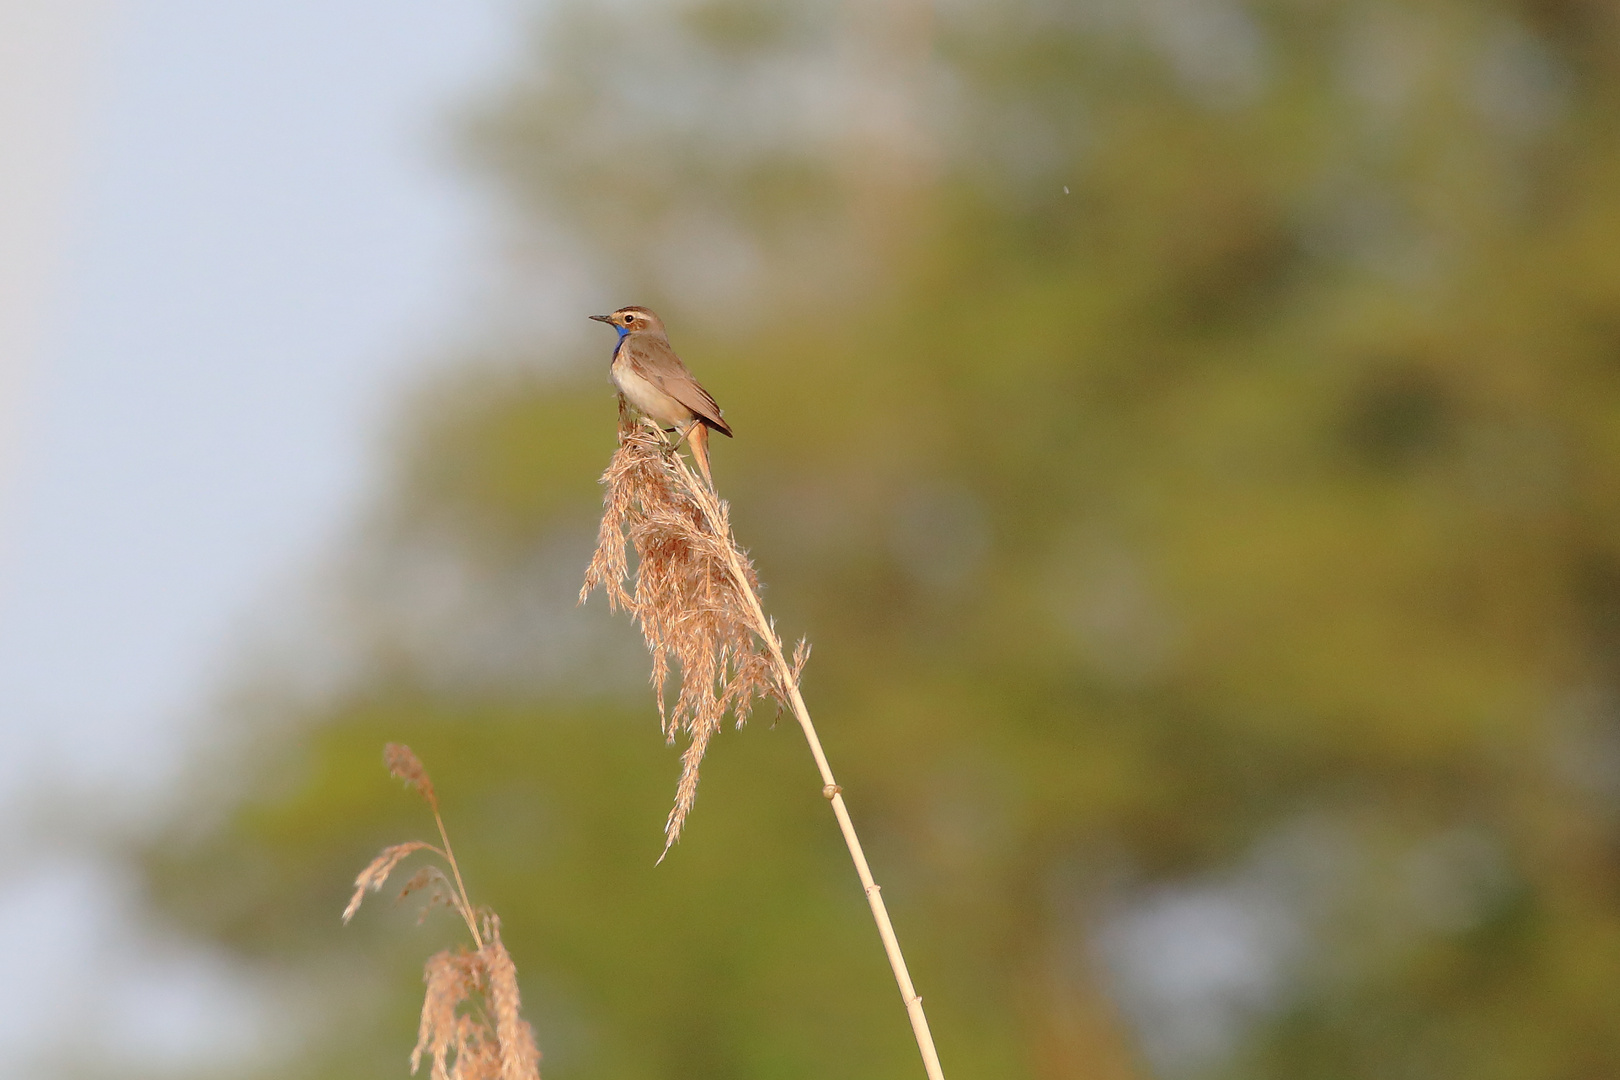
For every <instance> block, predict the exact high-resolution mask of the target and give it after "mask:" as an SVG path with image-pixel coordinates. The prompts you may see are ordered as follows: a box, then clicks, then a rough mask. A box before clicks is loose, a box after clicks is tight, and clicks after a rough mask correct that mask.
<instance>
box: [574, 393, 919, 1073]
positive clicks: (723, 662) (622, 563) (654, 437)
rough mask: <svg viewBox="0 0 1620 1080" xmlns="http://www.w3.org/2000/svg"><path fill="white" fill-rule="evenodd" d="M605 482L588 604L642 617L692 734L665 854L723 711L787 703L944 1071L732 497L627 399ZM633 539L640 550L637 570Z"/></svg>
mask: <svg viewBox="0 0 1620 1080" xmlns="http://www.w3.org/2000/svg"><path fill="white" fill-rule="evenodd" d="M602 485H603V487H604V488H606V491H605V493H604V495H603V500H602V501H603V513H602V523H601V527H600V528H599V529H598V532H597V546H596V552H595V554H594V555H593V556H592V557H591V562H590V565H589V566H588V567H587V568H586V570H585V583H584V585H583V586H582V587H581V588H580V592H579V599H580V603H582V604H583V603H584V602H585V601H586V599H587V598H588V597H589V596H590V594H591V593H592V592H593V591H594V590H596V589H598V588H600V589H602V590H603V591H604V592H606V593H607V597H608V605H609V607H610V608H612V609H614V610H618V609H623V610H625V611H627V612H629V613H630V615H631V617H632V618H633V619H635V621H636V622H637V623H638V624H639V625H640V627H641V633H642V637H643V638H644V639H645V640H646V642H647V649H648V651H650V652H651V653H652V683H653V688H654V692H655V695H656V697H657V700H658V715H659V720H660V722H661V724H662V727H663V731H664V736H665V738H666V740H667V741H669V742H671V743H673V742H674V741H675V737H676V734H677V733H678V732H681V731H684V732H686V734H687V736H688V739H689V742H688V744H687V747H686V750H685V751H684V752H683V753H682V755H681V778H680V781H679V782H678V784H677V785H676V789H675V805H674V807H673V809H671V810H670V813H669V818H668V819H667V821H666V822H665V824H664V855H667V854H668V853H669V849H670V846H671V845H673V844H674V843H675V841H676V840H677V839H679V837H680V834H681V829H682V827H683V826H684V825H685V823H686V818H687V815H688V814H689V813H690V812H691V809H692V803H693V800H694V799H695V798H696V797H697V782H698V766H699V765H700V764H701V763H702V761H703V754H704V752H705V751H706V750H707V749H708V745H709V740H710V738H712V737H713V735H714V733H715V732H717V731H718V730H720V725H721V723H722V722H723V720H724V719H725V716H726V714H727V713H728V712H729V713H730V714H731V716H732V718H733V719H734V720H735V722H736V725H737V726H738V727H741V726H742V725H743V722H744V721H745V720H747V719H748V714H749V712H750V710H751V709H752V707H753V703H754V701H755V699H756V698H761V697H768V698H772V699H774V700H775V701H776V702H777V704H778V706H779V707H785V708H787V709H790V710H791V711H792V713H793V715H794V718H795V719H797V720H798V722H799V727H800V729H801V730H802V731H803V732H804V737H805V741H806V742H807V743H808V744H809V746H810V753H811V755H812V756H813V757H814V758H815V761H816V768H817V769H818V770H820V773H821V780H822V789H821V793H822V795H823V796H825V797H826V799H827V800H828V802H830V803H831V804H832V810H833V815H834V817H836V818H837V821H838V827H839V830H840V831H841V832H842V833H843V836H844V843H845V845H846V846H847V847H848V848H849V855H850V859H851V861H853V862H854V864H855V872H856V874H857V875H858V876H859V877H860V880H861V885H862V887H863V888H864V889H865V891H866V899H867V903H868V904H869V905H870V907H871V909H872V918H873V920H874V921H875V922H876V923H877V928H878V936H879V937H880V938H881V939H882V941H883V949H884V952H885V953H886V954H887V955H888V958H889V966H890V968H891V969H892V970H893V972H894V978H895V982H896V984H897V985H898V986H899V988H900V997H901V999H902V1000H903V1001H904V1002H905V1006H906V1011H907V1013H908V1015H909V1017H910V1020H911V1027H912V1032H913V1034H914V1035H915V1036H916V1039H917V1048H918V1051H919V1052H920V1054H921V1055H922V1060H923V1068H924V1070H925V1071H926V1073H927V1074H928V1077H929V1080H943V1078H944V1073H943V1072H942V1071H941V1069H940V1064H939V1056H938V1054H937V1053H936V1052H935V1050H934V1040H933V1036H932V1035H931V1034H930V1033H929V1030H928V1018H927V1017H926V1016H925V1015H924V1013H923V1008H922V998H921V997H920V996H919V995H918V994H917V992H916V990H915V989H914V988H913V987H912V984H911V976H910V974H909V973H908V972H907V970H906V961H905V957H904V956H903V955H902V954H901V952H900V943H899V940H898V939H897V938H896V937H895V934H894V927H893V925H892V924H891V923H890V921H889V914H888V911H887V909H886V908H885V907H884V904H883V896H882V891H881V890H880V889H879V887H878V885H877V883H876V882H875V881H874V880H873V879H872V871H871V868H870V867H869V866H868V865H867V862H866V855H865V854H864V853H863V851H862V850H861V842H860V838H859V837H858V836H857V835H856V833H855V826H854V823H853V822H852V821H851V820H850V816H849V811H848V809H847V808H846V807H845V806H844V797H843V793H842V789H841V788H839V786H838V783H837V781H836V780H834V779H833V773H832V768H831V767H830V766H829V765H828V764H827V757H826V754H825V753H823V752H822V749H821V740H820V738H819V737H818V736H817V735H816V729H815V725H814V724H812V723H811V721H810V711H809V709H808V708H807V707H806V706H805V703H804V697H803V695H801V694H800V693H799V676H800V674H801V673H802V672H803V670H804V665H805V662H806V660H808V659H809V656H810V646H809V643H808V642H807V641H805V640H803V639H800V641H799V644H798V646H797V647H796V648H795V649H794V652H793V658H792V659H791V660H789V659H788V657H787V654H786V653H785V651H784V650H783V648H782V640H781V638H780V637H778V636H777V633H776V624H775V622H774V621H773V620H771V619H770V618H769V617H768V616H766V614H765V611H764V608H763V607H762V606H761V605H760V602H759V578H758V576H757V574H756V573H755V571H754V564H753V563H752V562H751V561H750V560H749V558H748V556H747V554H746V553H744V551H743V550H742V548H741V547H739V546H738V545H737V541H736V538H735V537H734V536H733V535H732V531H731V520H730V514H729V506H728V505H727V503H726V501H725V500H724V499H721V498H720V497H719V495H718V494H717V493H716V492H715V490H714V489H713V488H712V487H710V486H709V485H707V484H705V483H703V482H702V481H701V480H699V479H698V478H697V476H696V474H694V473H693V472H692V470H691V468H689V467H688V466H687V464H686V461H685V459H684V458H682V457H681V455H680V454H679V452H678V450H677V447H675V446H673V445H671V444H670V443H669V442H668V440H666V438H665V436H664V433H663V431H662V430H661V429H660V428H659V427H658V426H657V425H656V424H655V423H653V422H652V421H650V420H643V421H642V422H640V423H639V424H635V423H631V422H630V421H629V420H628V419H627V417H626V413H625V408H624V402H623V400H622V399H621V400H620V407H619V446H618V449H617V450H615V451H614V454H613V458H612V460H611V461H610V462H609V463H608V467H607V471H606V472H604V473H603V474H602ZM627 544H628V546H629V547H630V548H633V549H634V551H635V556H636V560H635V567H634V569H633V570H632V568H631V566H630V560H629V557H628V554H627V551H626V545H627ZM627 583H629V587H627ZM672 658H673V660H674V661H675V665H676V666H677V667H678V668H679V676H680V692H679V696H678V697H677V698H676V702H675V706H674V707H673V708H667V707H666V700H665V684H666V683H667V682H668V681H669V677H670V673H671V665H670V661H671V659H672ZM659 859H660V861H662V859H663V855H660V856H659Z"/></svg>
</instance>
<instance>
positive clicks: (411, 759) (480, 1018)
mask: <svg viewBox="0 0 1620 1080" xmlns="http://www.w3.org/2000/svg"><path fill="white" fill-rule="evenodd" d="M383 760H384V761H385V762H386V763H387V765H388V771H389V772H391V773H393V774H394V775H395V776H396V777H398V778H399V779H401V780H404V781H406V782H407V783H410V784H412V785H414V786H415V787H416V789H417V791H419V792H421V794H422V796H423V797H424V798H425V799H426V800H427V802H428V805H429V806H430V807H432V809H433V817H434V821H435V822H436V823H437V824H438V826H439V835H440V837H441V838H442V839H443V840H444V847H443V848H439V847H435V846H434V845H432V844H429V843H425V842H424V841H421V840H411V841H408V842H406V843H403V844H394V845H391V846H389V847H386V848H384V849H383V850H382V851H381V852H380V853H379V854H378V855H377V857H376V858H374V859H372V860H371V862H369V863H367V864H366V868H365V869H364V870H362V871H360V876H359V877H357V878H356V879H355V882H354V884H355V890H354V896H353V897H352V898H350V900H349V906H348V907H346V908H344V910H343V921H344V922H345V923H347V922H348V921H349V919H350V918H352V917H353V915H354V913H355V911H356V910H358V909H359V907H360V903H361V901H362V900H364V899H365V895H366V892H367V891H368V890H369V891H371V892H380V891H381V890H382V887H383V885H384V883H386V882H387V880H388V877H389V875H390V874H392V873H393V872H394V870H395V869H396V868H397V867H398V866H399V864H400V861H401V860H403V859H404V858H406V857H407V856H409V855H411V854H413V853H414V852H418V851H430V852H432V853H433V854H435V855H437V856H438V857H439V858H441V859H443V860H444V861H445V862H446V863H448V864H449V866H450V869H451V872H452V873H454V874H455V875H456V877H455V881H454V882H452V881H451V880H450V878H449V877H447V876H446V875H445V873H444V871H443V870H441V869H439V868H438V867H437V866H432V865H429V866H424V867H422V868H421V869H420V870H418V871H417V872H416V873H415V874H414V875H412V876H411V878H410V880H409V881H407V882H406V883H405V885H404V887H403V888H402V889H400V892H399V897H398V899H400V900H403V899H405V897H407V896H410V895H411V894H412V893H417V892H421V891H423V890H427V897H426V901H425V903H424V904H423V906H422V912H421V917H422V918H425V917H426V916H427V913H428V911H430V910H432V909H433V908H435V907H438V906H439V905H441V904H443V905H445V906H448V907H453V908H455V910H456V912H457V914H459V915H460V916H461V918H462V920H463V921H464V922H466V924H467V929H468V930H470V931H471V932H472V937H473V940H474V941H475V942H477V944H478V948H477V949H476V950H468V949H466V948H461V949H457V950H455V951H454V952H451V951H448V950H447V951H445V952H441V953H435V954H434V955H433V956H431V957H429V958H428V962H427V966H426V968H425V969H424V970H423V973H422V979H423V981H424V982H425V983H426V984H427V992H426V993H425V994H424V995H423V998H422V1019H421V1023H420V1025H419V1026H418V1028H417V1037H416V1047H415V1049H413V1050H412V1051H411V1072H412V1073H413V1074H414V1073H415V1072H416V1071H417V1069H418V1068H419V1067H420V1066H421V1064H422V1057H423V1055H424V1054H426V1055H427V1056H429V1057H431V1058H432V1061H433V1066H432V1069H431V1074H432V1080H540V1050H539V1047H538V1046H537V1045H536V1044H535V1039H534V1029H533V1028H531V1027H530V1026H529V1025H528V1024H527V1023H526V1022H525V1021H524V1020H523V1017H522V1015H521V1011H520V1010H521V1007H522V1003H521V1000H520V998H519V996H518V981H517V967H516V966H515V965H514V964H513V963H512V956H511V954H510V953H508V952H507V951H506V945H505V944H504V943H503V942H502V941H501V921H500V919H498V918H497V917H496V916H495V913H494V912H492V911H490V910H489V909H487V908H474V907H473V905H472V901H471V900H469V899H468V897H467V890H466V888H465V887H464V886H463V885H462V882H461V875H460V872H459V871H457V870H456V861H455V854H454V853H453V852H452V851H451V849H450V837H449V834H447V833H446V832H445V831H444V820H443V819H442V818H441V817H440V816H439V805H438V799H437V797H436V795H435V794H434V791H433V782H432V781H431V780H429V779H428V775H427V770H426V769H424V768H423V767H422V763H421V761H419V760H418V759H417V757H416V755H415V754H413V753H412V752H411V749H410V747H408V746H404V745H401V744H399V743H389V744H388V746H387V748H386V749H385V750H384V751H383ZM480 915H481V916H482V923H483V933H482V934H480V933H479V929H478V924H479V918H478V916H480ZM418 921H420V919H418Z"/></svg>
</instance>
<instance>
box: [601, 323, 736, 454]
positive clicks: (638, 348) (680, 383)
mask: <svg viewBox="0 0 1620 1080" xmlns="http://www.w3.org/2000/svg"><path fill="white" fill-rule="evenodd" d="M624 348H625V349H627V350H628V351H629V360H630V367H631V370H633V371H635V372H636V373H637V374H639V375H640V376H641V377H642V378H644V379H646V380H647V381H648V382H650V383H652V384H653V385H654V386H656V387H658V389H660V390H662V391H663V392H664V393H666V394H668V395H669V396H670V397H672V398H674V399H675V400H676V401H678V402H680V403H681V404H682V405H685V406H686V407H687V408H688V409H691V410H692V414H693V415H694V416H696V417H697V418H698V419H699V420H702V421H703V422H704V423H705V424H707V425H708V426H710V427H712V428H714V429H715V430H716V431H718V432H720V433H721V434H722V435H730V434H731V425H729V424H727V423H726V422H725V420H724V419H723V418H722V417H721V415H720V406H718V405H716V404H715V403H714V398H712V397H710V396H709V392H708V391H707V390H705V389H703V387H702V386H700V385H698V381H697V380H696V379H694V378H692V373H691V372H690V371H688V370H686V365H685V364H683V363H681V358H680V357H678V356H676V355H675V350H674V349H672V348H670V345H669V342H668V341H666V340H665V339H664V338H663V337H662V336H653V335H651V334H631V335H630V336H629V337H627V338H626V339H625V342H624Z"/></svg>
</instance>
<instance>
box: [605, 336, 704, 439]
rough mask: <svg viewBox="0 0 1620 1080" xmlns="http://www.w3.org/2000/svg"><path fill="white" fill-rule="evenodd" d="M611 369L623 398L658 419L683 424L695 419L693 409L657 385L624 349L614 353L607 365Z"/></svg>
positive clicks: (609, 371) (661, 422)
mask: <svg viewBox="0 0 1620 1080" xmlns="http://www.w3.org/2000/svg"><path fill="white" fill-rule="evenodd" d="M608 373H609V374H610V375H611V376H612V377H613V385H615V386H617V387H618V388H619V392H620V393H621V394H623V395H624V399H625V400H626V401H628V402H629V403H630V404H631V405H633V406H635V407H636V408H637V409H638V410H640V411H641V412H642V413H644V414H646V415H647V416H650V417H652V418H653V419H654V420H656V421H658V423H660V424H663V425H665V426H672V425H677V424H684V423H686V422H687V421H688V420H690V419H692V410H690V409H688V408H687V407H686V406H685V405H682V404H681V403H680V402H678V401H676V400H675V399H674V398H672V397H670V396H669V395H668V394H666V393H664V392H663V391H662V390H660V389H658V387H656V386H654V385H653V384H652V381H651V380H649V379H648V378H646V376H644V375H642V374H641V373H640V372H638V371H636V370H635V366H634V365H633V364H631V363H630V358H629V356H628V354H627V353H626V351H625V350H624V349H620V350H618V352H617V353H615V354H614V357H613V366H612V367H610V368H609V369H608Z"/></svg>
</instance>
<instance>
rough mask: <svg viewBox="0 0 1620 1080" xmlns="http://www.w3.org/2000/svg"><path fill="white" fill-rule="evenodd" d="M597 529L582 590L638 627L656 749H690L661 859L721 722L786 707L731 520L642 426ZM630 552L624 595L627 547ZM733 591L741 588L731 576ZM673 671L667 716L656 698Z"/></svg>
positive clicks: (624, 435)
mask: <svg viewBox="0 0 1620 1080" xmlns="http://www.w3.org/2000/svg"><path fill="white" fill-rule="evenodd" d="M601 482H602V485H603V486H604V487H605V488H606V492H605V493H604V495H603V500H602V502H603V512H602V524H601V527H600V529H599V530H598V532H597V546H596V553H595V554H594V555H593V556H592V557H591V562H590V566H589V567H587V568H586V571H585V583H584V585H583V586H582V587H581V589H580V593H579V599H580V603H584V602H585V600H586V599H587V598H588V597H589V596H590V594H591V592H592V591H594V590H595V589H597V588H600V589H602V591H603V592H605V593H606V594H607V598H608V605H609V607H610V608H612V609H614V610H617V609H620V608H623V609H624V610H626V611H628V612H629V613H630V614H631V616H632V617H633V618H634V619H635V620H636V622H637V623H638V624H639V625H640V627H641V633H642V637H643V638H645V639H646V642H647V649H648V651H649V652H651V653H652V684H653V688H654V691H655V693H656V695H657V699H658V716H659V721H660V723H661V725H662V727H663V731H664V735H665V738H666V739H667V740H668V741H669V742H671V743H673V742H674V741H675V736H676V734H677V733H679V732H685V733H686V735H687V737H688V739H689V742H688V744H687V748H686V750H685V752H684V753H682V755H681V778H680V781H679V782H678V784H677V785H676V792H675V805H674V807H673V809H671V810H670V813H669V818H668V820H667V821H666V822H665V826H664V851H665V852H666V853H667V852H668V851H669V848H670V845H672V844H674V843H675V841H676V840H677V839H679V837H680V834H681V827H682V826H683V825H684V824H685V822H686V816H687V814H688V813H689V812H690V811H691V809H692V803H693V801H694V800H695V799H696V798H697V783H698V766H699V765H700V764H701V763H702V761H703V754H704V751H705V750H707V749H708V745H709V740H710V738H712V737H713V735H714V733H715V732H716V731H718V730H720V725H721V723H722V721H723V720H724V718H725V716H726V714H727V713H730V714H731V715H732V717H733V718H734V719H735V721H736V723H737V726H738V727H741V726H742V724H743V722H744V721H746V720H747V719H748V714H749V712H750V711H751V709H752V708H753V703H754V699H755V698H756V697H774V698H776V699H777V701H778V702H779V703H782V702H785V701H786V689H785V688H784V687H783V686H782V684H781V682H780V680H779V678H778V676H777V674H776V672H775V669H774V668H773V666H772V663H771V659H770V656H769V655H768V653H767V652H766V651H765V648H764V646H763V643H762V635H761V630H762V629H763V628H762V627H761V626H760V625H759V621H760V619H761V616H760V614H759V608H758V605H757V604H755V603H752V601H751V597H752V596H754V595H757V593H758V591H759V580H758V578H757V577H756V576H755V573H754V567H753V563H752V562H750V561H749V559H748V556H747V555H746V554H745V553H744V552H743V551H742V549H741V548H739V547H738V546H737V543H736V541H735V540H734V539H733V538H732V535H731V525H730V521H729V508H728V506H727V504H726V502H725V500H723V499H720V498H719V497H717V496H716V495H714V494H713V493H712V492H711V491H710V490H709V489H708V488H707V487H706V486H704V485H703V483H702V481H701V480H699V479H697V477H696V476H695V475H694V474H693V473H692V471H691V470H690V469H689V468H687V466H686V463H685V461H683V460H682V459H681V457H680V455H679V454H677V453H675V452H674V450H673V449H672V448H671V447H670V446H669V445H668V443H666V442H665V440H664V437H663V434H662V432H660V431H658V430H657V428H656V427H654V426H652V425H651V424H643V425H628V424H621V425H620V427H619V448H618V449H617V450H616V451H615V452H614V454H613V459H612V461H610V462H609V464H608V468H607V471H606V472H605V473H603V474H602V481H601ZM627 542H628V544H629V546H630V547H633V548H634V549H635V554H636V565H635V570H634V578H633V590H632V588H627V587H626V583H627V582H630V581H631V580H632V573H631V569H630V561H629V558H628V556H627V554H626V543H627ZM739 571H740V574H741V578H742V580H739V573H738V572H739ZM672 662H673V666H675V667H678V668H679V671H680V693H679V695H678V696H677V697H676V700H675V704H674V706H673V707H670V706H669V705H668V702H667V700H666V697H665V689H664V688H665V683H666V682H667V681H668V679H669V675H670V671H671V667H672Z"/></svg>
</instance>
